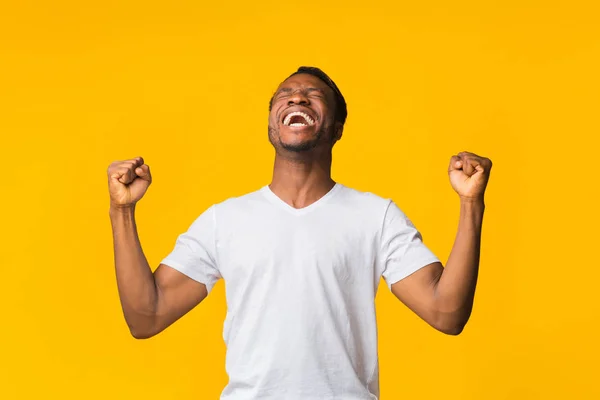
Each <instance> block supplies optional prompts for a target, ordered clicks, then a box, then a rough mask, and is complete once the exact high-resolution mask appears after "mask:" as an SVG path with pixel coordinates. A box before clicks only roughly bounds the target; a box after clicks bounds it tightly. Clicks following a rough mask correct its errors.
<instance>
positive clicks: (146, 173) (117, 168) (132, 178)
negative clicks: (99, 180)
mask: <svg viewBox="0 0 600 400" xmlns="http://www.w3.org/2000/svg"><path fill="white" fill-rule="evenodd" d="M150 183H152V176H151V175H150V167H149V166H148V165H146V164H144V159H143V158H142V157H136V158H134V159H132V160H125V161H115V162H113V163H112V164H110V166H109V167H108V191H109V193H110V203H111V206H116V207H127V206H133V205H134V204H135V203H137V202H138V201H139V200H140V199H141V198H142V197H143V196H144V193H146V190H148V186H150Z"/></svg>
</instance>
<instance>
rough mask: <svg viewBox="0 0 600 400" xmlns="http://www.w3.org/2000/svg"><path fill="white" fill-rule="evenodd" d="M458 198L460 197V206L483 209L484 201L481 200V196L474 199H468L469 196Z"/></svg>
mask: <svg viewBox="0 0 600 400" xmlns="http://www.w3.org/2000/svg"><path fill="white" fill-rule="evenodd" d="M459 197H460V203H461V204H465V205H476V206H483V207H485V201H484V199H483V195H481V196H475V197H470V196H459Z"/></svg>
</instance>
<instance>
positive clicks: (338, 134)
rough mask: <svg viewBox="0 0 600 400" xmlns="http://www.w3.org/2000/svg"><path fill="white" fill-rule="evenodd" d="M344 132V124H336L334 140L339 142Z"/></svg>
mask: <svg viewBox="0 0 600 400" xmlns="http://www.w3.org/2000/svg"><path fill="white" fill-rule="evenodd" d="M343 132H344V124H342V123H341V122H336V123H335V131H334V134H333V140H334V141H336V142H337V141H338V140H340V139H341V138H342V134H343Z"/></svg>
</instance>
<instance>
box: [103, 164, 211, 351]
mask: <svg viewBox="0 0 600 400" xmlns="http://www.w3.org/2000/svg"><path fill="white" fill-rule="evenodd" d="M108 175H109V190H110V195H111V206H110V212H109V214H110V220H111V225H112V231H113V243H114V255H115V268H116V276H117V286H118V290H119V297H120V300H121V306H122V308H123V314H124V316H125V320H126V322H127V325H128V326H129V330H130V332H131V334H132V335H133V336H134V337H135V338H138V339H144V338H149V337H151V336H154V335H156V334H157V333H159V332H161V331H162V330H164V329H165V328H167V327H168V326H169V325H171V324H172V323H173V322H175V321H176V320H177V319H179V318H181V317H182V316H183V315H185V314H186V313H187V312H188V311H190V310H191V309H192V308H194V307H195V306H196V305H198V304H199V303H200V302H201V301H202V300H203V299H204V298H205V297H206V296H207V290H206V286H205V285H204V284H202V283H199V282H196V281H195V280H193V279H191V278H189V277H187V276H186V275H184V274H182V273H180V272H178V271H176V270H174V269H172V268H169V267H168V266H166V265H163V264H161V265H159V267H158V268H157V269H156V271H155V272H154V273H152V270H151V268H150V266H149V265H148V261H147V260H146V257H145V256H144V252H143V251H142V246H141V244H140V240H139V237H138V233H137V229H136V223H135V203H136V202H137V201H138V200H139V199H140V198H141V197H142V196H143V195H144V193H145V192H146V190H147V188H148V186H149V185H150V182H151V177H150V169H149V167H148V166H147V165H146V164H144V161H143V159H142V158H141V157H138V158H136V159H134V160H126V161H119V162H115V163H113V164H111V166H110V167H109V170H108Z"/></svg>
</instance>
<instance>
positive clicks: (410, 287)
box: [392, 152, 492, 335]
mask: <svg viewBox="0 0 600 400" xmlns="http://www.w3.org/2000/svg"><path fill="white" fill-rule="evenodd" d="M491 166H492V164H491V161H490V160H489V159H486V158H482V157H479V156H476V155H475V154H472V153H466V152H464V153H459V156H455V157H452V160H451V165H450V169H449V173H450V178H451V182H452V185H453V187H454V188H455V190H456V191H457V192H458V193H459V195H460V216H459V223H458V231H457V234H456V238H455V241H454V246H453V247H452V251H451V253H450V256H449V258H448V262H447V263H446V267H445V268H444V267H443V266H442V264H441V263H439V262H438V263H433V264H430V265H428V266H426V267H424V268H421V269H420V270H418V271H417V272H415V273H414V274H412V275H410V276H408V277H406V278H404V279H402V280H400V281H398V282H396V283H394V284H393V285H392V293H394V295H395V296H396V297H397V298H398V299H399V300H400V301H402V302H403V303H404V304H406V305H407V306H408V307H409V308H410V309H411V310H413V311H414V312H415V313H416V314H417V315H419V317H421V318H422V319H423V320H425V321H426V322H427V323H429V324H430V325H431V326H433V327H434V328H436V329H438V330H440V331H442V332H444V333H447V334H450V335H458V334H459V333H461V332H462V330H463V328H464V327H465V325H466V324H467V322H468V320H469V317H470V315H471V311H472V309H473V301H474V298H475V287H476V285H477V276H478V271H479V254H480V243H481V229H482V224H483V214H484V210H485V203H484V198H483V195H484V191H485V187H486V184H487V180H488V176H489V171H490V169H491Z"/></svg>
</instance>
